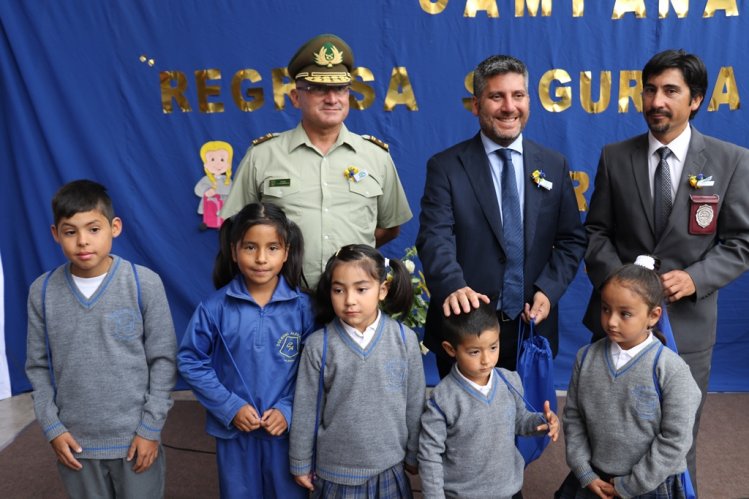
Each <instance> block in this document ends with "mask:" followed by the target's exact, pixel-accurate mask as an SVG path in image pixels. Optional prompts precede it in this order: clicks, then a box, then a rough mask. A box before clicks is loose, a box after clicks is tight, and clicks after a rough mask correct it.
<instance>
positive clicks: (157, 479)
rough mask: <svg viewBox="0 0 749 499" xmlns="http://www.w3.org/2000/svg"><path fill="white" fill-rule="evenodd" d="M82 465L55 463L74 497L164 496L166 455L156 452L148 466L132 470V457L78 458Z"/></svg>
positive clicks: (136, 498) (126, 498) (132, 498)
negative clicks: (79, 466) (153, 459)
mask: <svg viewBox="0 0 749 499" xmlns="http://www.w3.org/2000/svg"><path fill="white" fill-rule="evenodd" d="M78 461H80V463H81V464H82V465H83V469H81V470H79V471H73V470H71V469H70V468H68V467H67V466H64V465H62V464H60V463H59V462H58V463H57V469H58V471H59V472H60V478H62V482H63V485H64V486H65V490H66V491H67V493H68V495H69V496H70V497H71V498H73V499H104V498H109V499H115V498H117V499H120V498H122V499H159V498H162V497H164V477H165V475H166V456H164V449H163V448H162V447H161V446H159V456H158V457H157V458H156V460H155V461H154V463H153V464H152V465H151V467H150V468H148V470H146V471H144V472H142V473H135V472H134V471H133V464H135V459H133V460H132V461H130V462H128V461H126V460H125V458H124V457H123V458H121V459H79V460H78Z"/></svg>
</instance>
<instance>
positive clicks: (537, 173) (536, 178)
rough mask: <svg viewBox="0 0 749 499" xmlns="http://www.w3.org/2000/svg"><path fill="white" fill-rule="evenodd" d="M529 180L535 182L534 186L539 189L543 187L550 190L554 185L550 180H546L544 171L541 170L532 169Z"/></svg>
mask: <svg viewBox="0 0 749 499" xmlns="http://www.w3.org/2000/svg"><path fill="white" fill-rule="evenodd" d="M531 180H533V183H534V184H536V187H538V188H539V189H540V188H542V187H543V188H544V189H546V190H547V191H550V190H551V188H552V187H553V186H554V184H553V183H552V182H549V181H548V180H546V173H544V171H543V170H533V173H531Z"/></svg>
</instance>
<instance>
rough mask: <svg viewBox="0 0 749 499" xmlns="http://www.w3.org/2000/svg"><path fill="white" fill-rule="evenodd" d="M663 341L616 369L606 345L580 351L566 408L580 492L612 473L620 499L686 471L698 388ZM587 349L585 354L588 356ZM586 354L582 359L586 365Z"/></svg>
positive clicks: (571, 461)
mask: <svg viewBox="0 0 749 499" xmlns="http://www.w3.org/2000/svg"><path fill="white" fill-rule="evenodd" d="M659 346H660V342H657V341H656V342H653V343H652V344H651V345H649V346H648V347H647V348H645V349H644V350H643V351H641V352H640V353H639V354H637V355H636V356H635V357H634V358H633V359H632V360H630V361H629V362H627V363H626V364H625V365H624V366H622V367H621V368H620V369H618V370H616V369H614V363H613V360H612V358H611V354H610V349H609V340H608V339H607V338H603V339H601V340H599V341H597V342H595V343H593V344H592V345H590V346H588V347H584V348H582V349H580V351H579V352H578V353H577V361H576V362H575V366H574V368H573V371H572V379H571V381H570V384H569V388H568V391H567V401H566V403H565V408H564V438H565V443H566V452H567V464H568V465H569V467H570V469H572V472H573V473H575V475H576V476H577V479H578V480H579V481H580V485H581V486H582V487H586V486H587V485H588V484H590V483H591V482H592V481H593V480H594V479H596V478H597V477H598V476H597V475H596V473H595V472H594V471H593V467H596V468H597V469H599V470H601V471H602V472H605V473H608V474H610V475H614V476H616V477H617V478H615V480H614V486H615V487H616V490H617V491H618V492H619V493H620V494H621V495H622V497H623V498H625V499H626V498H628V497H632V496H637V495H640V494H644V493H646V492H650V491H652V490H654V489H655V488H656V487H657V486H658V485H659V484H660V483H661V482H663V481H664V480H665V479H666V478H667V477H668V476H670V475H674V474H677V473H681V472H682V471H684V470H685V469H686V467H687V464H686V455H687V452H688V451H689V447H690V446H691V445H692V426H693V425H694V418H695V414H696V412H697V407H698V406H699V403H700V398H701V395H700V390H699V388H698V387H697V384H696V383H695V382H694V379H693V378H692V375H691V374H690V372H689V367H688V366H687V365H686V364H685V363H684V361H683V360H682V359H681V358H680V357H679V356H678V355H677V354H675V353H674V352H672V351H671V350H669V349H668V348H665V347H664V348H663V349H662V350H661V354H660V357H659V359H658V362H657V364H656V376H657V380H658V382H659V384H660V391H661V394H662V400H659V396H658V392H657V391H656V388H655V384H654V380H653V362H654V360H655V356H656V353H657V352H658V350H659ZM586 350H587V353H585V352H586ZM583 357H584V360H583Z"/></svg>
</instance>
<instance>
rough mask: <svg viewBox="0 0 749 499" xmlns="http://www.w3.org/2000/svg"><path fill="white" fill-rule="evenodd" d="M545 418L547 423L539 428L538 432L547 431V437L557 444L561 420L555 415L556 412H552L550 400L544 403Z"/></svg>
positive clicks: (537, 428)
mask: <svg viewBox="0 0 749 499" xmlns="http://www.w3.org/2000/svg"><path fill="white" fill-rule="evenodd" d="M544 417H545V418H546V421H547V423H546V424H542V425H540V426H537V427H536V431H544V430H547V431H548V433H547V435H548V436H549V438H551V441H552V442H556V441H557V439H558V438H559V418H558V417H557V415H556V414H554V411H552V410H551V405H550V404H549V401H548V400H547V401H546V402H544Z"/></svg>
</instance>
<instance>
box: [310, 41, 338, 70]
mask: <svg viewBox="0 0 749 499" xmlns="http://www.w3.org/2000/svg"><path fill="white" fill-rule="evenodd" d="M314 59H315V64H317V65H318V66H327V67H329V68H332V67H333V66H335V65H336V64H341V63H342V62H343V52H341V51H340V50H338V48H336V46H335V45H333V44H332V43H331V42H326V43H324V44H323V46H322V47H320V50H318V51H317V52H316V53H315V56H314Z"/></svg>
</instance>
